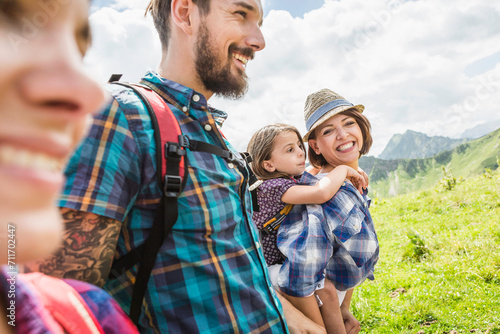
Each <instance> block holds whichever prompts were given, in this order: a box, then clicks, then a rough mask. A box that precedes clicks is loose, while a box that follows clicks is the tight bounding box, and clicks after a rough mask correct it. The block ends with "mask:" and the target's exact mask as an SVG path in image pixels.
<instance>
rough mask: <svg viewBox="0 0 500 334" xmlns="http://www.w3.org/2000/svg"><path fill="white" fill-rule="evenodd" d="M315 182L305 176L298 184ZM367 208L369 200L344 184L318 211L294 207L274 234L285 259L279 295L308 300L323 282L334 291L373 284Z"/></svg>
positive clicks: (374, 247)
mask: <svg viewBox="0 0 500 334" xmlns="http://www.w3.org/2000/svg"><path fill="white" fill-rule="evenodd" d="M317 181H318V178H317V177H315V176H314V175H311V174H309V173H307V172H306V173H304V174H303V175H302V178H301V180H300V183H301V184H315V183H316V182H317ZM369 207H370V199H369V197H368V196H367V195H366V194H363V195H361V194H360V193H359V192H358V191H357V190H356V188H354V186H353V185H352V184H351V183H350V182H348V181H345V182H344V184H343V185H342V187H341V188H340V189H339V191H338V192H337V193H336V194H335V196H334V197H333V198H332V199H330V200H329V201H328V202H326V203H324V204H322V205H295V206H294V208H293V209H292V211H291V212H290V213H289V214H288V216H287V218H286V219H285V221H283V223H282V224H281V226H280V228H279V230H278V248H279V250H280V251H281V252H282V253H283V254H284V255H285V256H286V260H285V263H283V265H282V266H281V269H280V272H279V276H278V282H277V283H278V285H279V287H280V289H281V290H282V291H283V292H285V293H286V294H288V295H291V296H295V297H307V296H310V295H311V294H313V293H314V291H315V290H316V289H317V288H319V287H320V286H321V284H322V282H323V280H324V278H325V277H326V278H327V279H329V280H330V281H332V282H333V283H334V285H335V287H336V288H337V289H338V290H348V289H351V288H353V287H355V286H357V285H359V284H361V283H362V282H363V281H364V280H365V279H366V278H369V279H373V278H374V277H373V270H374V266H375V264H376V263H377V261H378V254H379V246H378V240H377V234H376V233H375V228H374V226H373V221H372V218H371V216H370V212H369V211H368V208H369Z"/></svg>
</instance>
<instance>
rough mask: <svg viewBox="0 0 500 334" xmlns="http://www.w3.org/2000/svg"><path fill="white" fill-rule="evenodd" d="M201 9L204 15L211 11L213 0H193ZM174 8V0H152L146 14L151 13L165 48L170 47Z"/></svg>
mask: <svg viewBox="0 0 500 334" xmlns="http://www.w3.org/2000/svg"><path fill="white" fill-rule="evenodd" d="M192 1H193V3H194V4H196V5H197V6H198V8H199V9H200V13H201V15H202V16H205V15H207V14H208V13H209V11H210V1H211V0H192ZM171 9H172V0H151V2H150V3H149V5H148V8H147V9H146V14H147V13H151V16H152V17H153V22H154V25H155V27H156V30H157V31H158V35H159V36H160V41H161V45H162V47H163V49H164V50H166V49H167V48H168V40H169V39H170V12H171Z"/></svg>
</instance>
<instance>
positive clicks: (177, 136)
mask: <svg viewBox="0 0 500 334" xmlns="http://www.w3.org/2000/svg"><path fill="white" fill-rule="evenodd" d="M115 84H118V85H122V86H125V87H128V88H130V89H132V90H133V91H134V92H135V94H136V95H137V96H138V97H139V98H140V99H141V100H142V102H143V103H144V105H145V106H146V109H147V110H148V112H149V114H150V116H151V123H152V126H153V130H154V136H155V142H156V147H157V154H156V164H157V178H158V184H159V185H160V188H161V189H162V197H161V200H160V207H159V209H158V210H157V213H156V216H155V219H154V222H153V226H152V228H151V231H150V234H149V237H148V238H147V239H146V241H145V242H144V244H142V245H141V246H139V247H137V248H135V249H134V250H132V251H131V252H129V253H127V254H125V255H124V256H122V257H121V258H120V259H119V260H118V261H116V262H115V263H114V264H113V267H112V270H111V273H110V278H117V277H118V276H120V275H121V274H123V273H124V272H125V271H127V270H129V269H130V268H131V267H133V266H134V265H135V264H136V263H138V262H139V269H138V272H137V276H136V281H135V284H134V288H133V292H132V301H131V305H130V313H129V315H130V318H131V320H132V321H133V322H134V323H135V324H137V323H138V321H139V316H140V314H141V308H142V303H143V300H144V295H145V292H146V288H147V284H148V281H149V277H150V275H151V271H152V270H153V267H154V264H155V262H156V258H157V254H158V251H159V249H160V247H161V245H162V243H163V241H164V239H165V237H166V236H167V235H168V234H169V233H170V231H171V230H172V227H173V225H174V224H175V222H176V221H177V217H178V206H177V197H178V196H179V195H180V194H181V192H182V189H183V187H184V185H185V182H186V178H185V165H186V163H187V158H186V151H185V149H186V145H187V143H185V140H184V137H183V136H182V133H181V129H180V126H179V123H178V121H177V119H176V118H175V116H174V114H173V113H172V111H171V110H170V108H169V107H168V105H167V104H166V102H165V101H164V100H163V99H162V98H161V97H160V96H159V95H158V94H157V93H155V92H154V91H152V90H151V89H149V88H148V87H145V86H142V85H131V84H126V83H121V82H115Z"/></svg>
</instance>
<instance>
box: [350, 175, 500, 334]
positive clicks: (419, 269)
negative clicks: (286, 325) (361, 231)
mask: <svg viewBox="0 0 500 334" xmlns="http://www.w3.org/2000/svg"><path fill="white" fill-rule="evenodd" d="M443 175H445V176H443ZM441 177H442V179H441V180H440V181H438V182H437V183H436V184H435V185H434V186H433V187H430V188H427V189H426V190H422V191H418V192H412V193H409V194H406V195H401V196H398V197H392V198H384V199H381V198H374V199H373V201H372V206H371V210H370V211H371V214H372V216H373V220H374V222H375V226H376V229H377V233H378V237H379V242H380V260H379V262H378V264H377V266H376V270H375V280H374V281H366V282H365V283H363V284H362V285H361V286H360V287H358V288H356V289H355V292H354V297H353V301H352V310H353V313H354V315H355V316H356V318H357V319H358V320H359V321H360V322H361V324H362V333H412V334H416V333H418V334H424V333H436V334H437V333H439V334H441V333H449V334H454V333H478V334H479V333H485V334H486V333H490V334H492V333H500V250H499V246H500V171H499V170H498V169H497V170H494V171H492V170H491V169H486V170H485V171H483V172H482V173H481V174H480V175H477V176H472V177H470V178H467V179H462V178H455V177H454V176H453V175H452V174H451V173H450V172H447V173H446V174H443V173H442V175H441Z"/></svg>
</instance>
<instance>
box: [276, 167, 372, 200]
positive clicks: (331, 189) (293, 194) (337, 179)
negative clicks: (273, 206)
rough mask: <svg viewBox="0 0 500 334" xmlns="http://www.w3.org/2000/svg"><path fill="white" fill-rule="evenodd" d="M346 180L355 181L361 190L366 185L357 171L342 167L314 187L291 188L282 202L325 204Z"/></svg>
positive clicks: (282, 197) (300, 186) (284, 195)
mask: <svg viewBox="0 0 500 334" xmlns="http://www.w3.org/2000/svg"><path fill="white" fill-rule="evenodd" d="M346 178H349V179H351V180H354V181H355V183H357V184H358V188H359V189H361V187H364V186H365V185H366V181H365V179H364V178H363V177H362V176H361V175H360V174H359V173H358V172H357V171H355V170H354V169H353V168H351V167H348V166H345V165H341V166H337V167H335V168H334V169H333V170H332V171H331V172H330V173H328V174H327V175H326V176H325V177H324V178H322V179H321V180H319V181H318V183H316V184H315V185H314V186H304V185H297V186H293V187H290V188H289V189H288V190H287V191H286V192H285V193H284V194H283V196H281V200H282V201H283V202H285V203H288V204H323V203H325V202H326V201H328V200H329V199H330V198H332V197H333V195H335V194H336V193H337V191H338V190H339V189H340V187H341V186H342V182H344V180H345V179H346Z"/></svg>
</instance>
